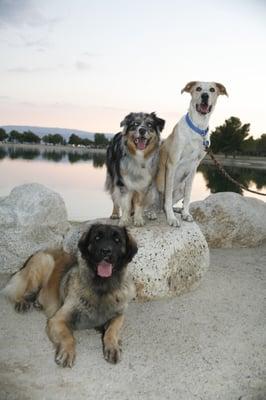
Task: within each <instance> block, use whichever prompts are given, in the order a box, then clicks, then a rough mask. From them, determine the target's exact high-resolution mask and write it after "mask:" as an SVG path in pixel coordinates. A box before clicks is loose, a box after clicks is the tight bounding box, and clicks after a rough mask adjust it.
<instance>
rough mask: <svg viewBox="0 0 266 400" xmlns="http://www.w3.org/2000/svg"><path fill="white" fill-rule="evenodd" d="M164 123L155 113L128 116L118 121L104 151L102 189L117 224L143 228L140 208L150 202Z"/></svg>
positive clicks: (152, 195) (141, 209)
mask: <svg viewBox="0 0 266 400" xmlns="http://www.w3.org/2000/svg"><path fill="white" fill-rule="evenodd" d="M164 124H165V121H164V120H163V119H161V118H158V117H157V116H156V114H155V113H151V114H147V113H131V114H129V115H127V116H126V117H125V118H124V120H123V121H122V122H121V124H120V125H121V127H122V128H123V130H122V131H121V132H119V133H117V134H116V135H115V136H114V138H113V140H112V141H111V143H110V145H109V147H108V149H107V176H106V182H105V188H106V190H107V191H108V192H109V193H110V194H111V197H112V200H113V212H112V215H111V218H119V210H120V209H121V213H122V215H121V219H120V225H129V224H130V223H131V215H132V214H134V225H136V226H143V225H144V218H143V209H144V207H148V206H149V205H151V203H152V202H153V197H154V189H155V187H154V179H155V176H156V173H157V169H158V161H159V144H160V133H161V131H162V130H163V128H164Z"/></svg>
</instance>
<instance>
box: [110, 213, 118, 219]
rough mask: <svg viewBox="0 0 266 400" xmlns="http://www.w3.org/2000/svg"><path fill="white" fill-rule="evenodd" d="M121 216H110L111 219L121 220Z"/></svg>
mask: <svg viewBox="0 0 266 400" xmlns="http://www.w3.org/2000/svg"><path fill="white" fill-rule="evenodd" d="M119 218H120V217H119V215H118V214H112V215H110V219H119Z"/></svg>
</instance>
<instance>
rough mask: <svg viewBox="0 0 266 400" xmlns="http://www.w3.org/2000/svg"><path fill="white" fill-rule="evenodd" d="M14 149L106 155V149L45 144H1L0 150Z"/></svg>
mask: <svg viewBox="0 0 266 400" xmlns="http://www.w3.org/2000/svg"><path fill="white" fill-rule="evenodd" d="M7 147H9V148H10V147H13V148H18V149H26V150H39V151H54V152H56V151H65V152H68V153H79V154H85V153H102V154H104V153H106V149H96V148H88V147H76V146H71V145H55V146H54V145H52V146H49V145H45V144H24V143H23V144H22V143H0V148H7Z"/></svg>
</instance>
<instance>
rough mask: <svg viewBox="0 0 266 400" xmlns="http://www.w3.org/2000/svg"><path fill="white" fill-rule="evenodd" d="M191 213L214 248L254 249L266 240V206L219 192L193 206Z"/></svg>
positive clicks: (253, 200)
mask: <svg viewBox="0 0 266 400" xmlns="http://www.w3.org/2000/svg"><path fill="white" fill-rule="evenodd" d="M190 212H191V214H192V215H193V217H194V220H195V221H196V222H197V224H198V225H199V227H200V229H201V231H202V233H203V234H204V236H205V238H206V240H207V242H208V244H209V246H210V247H253V246H258V245H260V244H262V243H263V242H264V241H266V203H265V202H263V201H262V200H259V199H255V198H251V197H243V196H241V195H239V194H237V193H231V192H225V193H216V194H212V195H210V196H209V197H207V198H206V199H205V200H204V201H196V202H194V203H191V206H190Z"/></svg>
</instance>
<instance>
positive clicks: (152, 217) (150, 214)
mask: <svg viewBox="0 0 266 400" xmlns="http://www.w3.org/2000/svg"><path fill="white" fill-rule="evenodd" d="M146 215H147V218H148V219H149V220H150V221H154V220H155V219H157V214H156V212H155V211H148V212H147V213H146Z"/></svg>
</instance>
